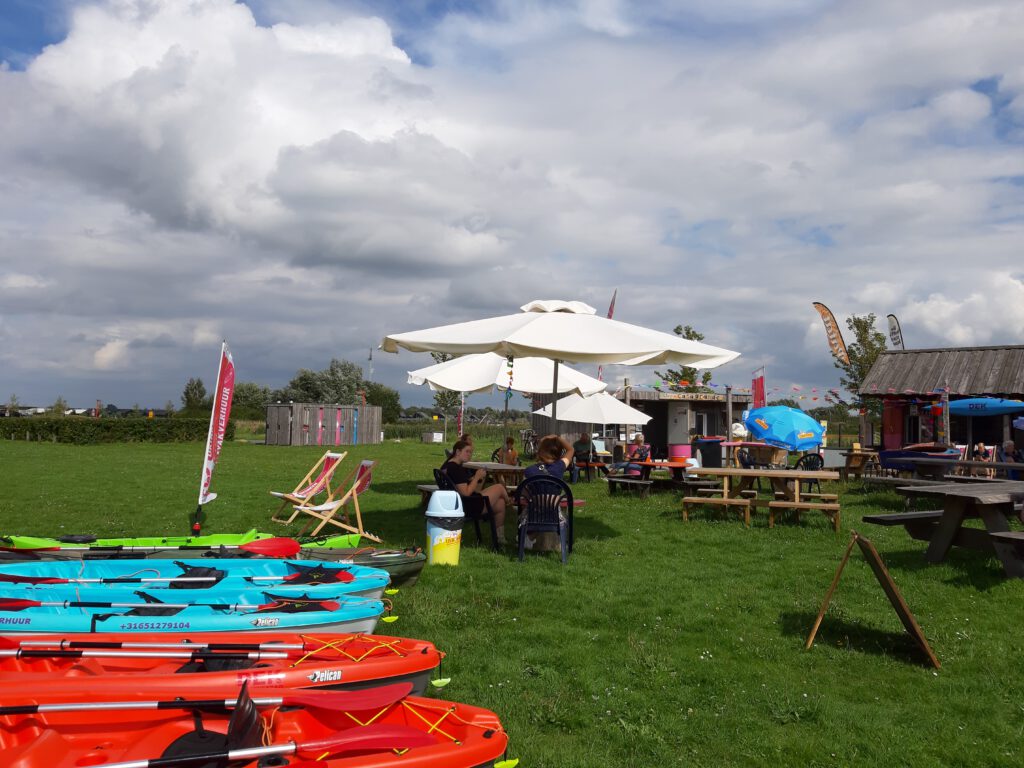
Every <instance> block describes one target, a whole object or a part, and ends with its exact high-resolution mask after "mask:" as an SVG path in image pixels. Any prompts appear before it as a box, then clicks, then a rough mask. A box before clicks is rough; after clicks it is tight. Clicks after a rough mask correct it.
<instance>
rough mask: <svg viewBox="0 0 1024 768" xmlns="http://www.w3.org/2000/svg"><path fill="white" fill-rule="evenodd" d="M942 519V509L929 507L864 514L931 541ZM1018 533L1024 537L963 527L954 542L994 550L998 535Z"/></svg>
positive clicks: (983, 549) (988, 550) (914, 536)
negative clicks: (927, 508) (907, 510)
mask: <svg viewBox="0 0 1024 768" xmlns="http://www.w3.org/2000/svg"><path fill="white" fill-rule="evenodd" d="M941 519H942V510H941V509H929V510H925V511H921V512H898V513H896V514H893V515H864V517H863V518H862V520H863V521H864V522H865V523H873V524H875V525H902V526H903V527H904V528H906V529H907V533H909V534H910V537H911V538H912V539H917V540H918V541H931V540H932V536H934V535H935V531H936V530H937V529H938V527H939V521H940V520H941ZM1014 534H1018V535H1019V536H1020V537H1021V539H1024V532H1020V533H1018V532H1017V531H1008V532H1007V533H1005V534H1002V533H999V534H996V533H989V532H988V531H985V530H983V529H981V528H961V529H960V530H958V531H957V533H956V536H955V537H954V539H953V543H954V544H955V545H957V546H959V547H966V548H968V549H977V550H980V551H982V552H993V549H992V541H993V539H994V538H995V537H997V536H1010V537H1013V535H1014Z"/></svg>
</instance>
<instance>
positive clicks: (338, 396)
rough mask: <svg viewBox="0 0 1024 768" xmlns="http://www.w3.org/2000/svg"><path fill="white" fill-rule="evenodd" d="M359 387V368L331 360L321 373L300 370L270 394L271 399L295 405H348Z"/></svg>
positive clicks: (342, 361) (353, 401)
mask: <svg viewBox="0 0 1024 768" xmlns="http://www.w3.org/2000/svg"><path fill="white" fill-rule="evenodd" d="M362 386H363V369H362V368H360V367H359V366H358V365H356V364H355V363H350V362H349V361H348V360H337V359H334V360H331V363H330V365H328V366H327V368H325V369H324V370H322V371H311V370H309V369H308V368H302V369H300V370H299V371H298V373H296V374H295V377H294V378H293V379H292V380H291V381H290V382H288V385H287V386H286V387H285V388H284V389H280V390H277V391H275V392H274V393H273V397H272V398H271V399H273V400H291V401H293V402H297V403H340V404H342V405H351V404H352V403H355V402H356V400H357V399H358V393H359V390H360V389H361V388H362Z"/></svg>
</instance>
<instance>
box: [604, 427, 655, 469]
mask: <svg viewBox="0 0 1024 768" xmlns="http://www.w3.org/2000/svg"><path fill="white" fill-rule="evenodd" d="M650 457H651V449H650V448H648V447H647V446H646V445H644V436H643V435H642V434H640V433H637V434H636V435H635V436H634V437H633V440H632V441H631V442H630V444H629V445H628V446H627V449H626V461H619V462H616V463H615V464H612V471H613V472H623V473H625V472H639V471H640V466H639V465H638V464H633V463H632V462H634V461H647V460H648V459H649V458H650Z"/></svg>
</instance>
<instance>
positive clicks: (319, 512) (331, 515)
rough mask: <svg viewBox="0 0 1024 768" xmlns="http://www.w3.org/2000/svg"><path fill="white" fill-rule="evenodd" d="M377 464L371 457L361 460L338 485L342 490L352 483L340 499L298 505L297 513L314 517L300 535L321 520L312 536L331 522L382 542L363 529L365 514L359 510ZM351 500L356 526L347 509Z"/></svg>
mask: <svg viewBox="0 0 1024 768" xmlns="http://www.w3.org/2000/svg"><path fill="white" fill-rule="evenodd" d="M375 466H377V462H376V461H372V460H370V459H364V460H363V461H361V462H359V466H357V467H356V468H355V469H354V470H352V472H350V473H349V476H348V477H346V478H345V480H344V481H342V483H341V484H340V485H339V486H338V490H341V489H343V488H345V487H346V486H349V483H351V485H350V486H349V488H348V490H347V491H345V495H344V496H342V497H341V498H340V499H333V500H328V501H325V502H324V503H322V504H316V505H314V506H301V505H300V506H297V507H296V508H295V512H296V514H299V513H302V514H306V515H309V516H310V517H312V518H313V520H310V521H309V522H308V523H307V524H306V526H305V527H304V528H303V529H302V530H301V531H299V535H300V536H305V535H306V531H307V530H308V529H309V527H310V526H311V525H313V524H314V523H316V521H317V520H319V521H320V524H319V525H317V526H316V528H314V529H313V531H312V532H311V533H310V534H309V535H310V536H316V535H317V534H319V533H320V529H321V528H323V527H324V526H325V525H327V524H328V523H329V524H331V525H336V526H338V527H339V528H341V529H342V530H345V531H348V532H349V533H358V534H359V535H360V536H365V537H366V538H368V539H372V540H373V541H376V542H380V537H378V536H374V535H373V534H372V533H367V532H366V531H365V530H364V529H363V516H362V514H361V513H360V511H359V495H360V494H362V493H363V492H364V491H366V489H367V488H369V487H370V483H371V481H372V480H373V468H374V467H375ZM350 501H351V502H352V508H353V510H354V511H355V523H356V524H355V526H353V525H351V523H350V521H349V515H348V511H347V510H346V509H345V506H346V505H347V504H348V503H349V502H350ZM339 512H340V513H341V517H340V519H337V515H338V513H339Z"/></svg>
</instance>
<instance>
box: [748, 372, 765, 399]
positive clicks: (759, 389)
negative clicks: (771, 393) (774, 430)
mask: <svg viewBox="0 0 1024 768" xmlns="http://www.w3.org/2000/svg"><path fill="white" fill-rule="evenodd" d="M750 391H751V393H752V394H753V396H754V402H753V403H752V405H753V406H754V408H764V407H765V405H766V404H767V402H768V399H767V397H766V396H765V392H764V366H761V367H760V368H758V369H757V370H756V371H754V378H753V380H752V381H751V382H750Z"/></svg>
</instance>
